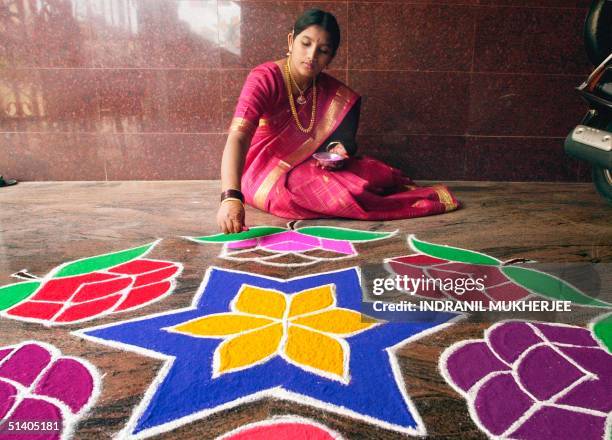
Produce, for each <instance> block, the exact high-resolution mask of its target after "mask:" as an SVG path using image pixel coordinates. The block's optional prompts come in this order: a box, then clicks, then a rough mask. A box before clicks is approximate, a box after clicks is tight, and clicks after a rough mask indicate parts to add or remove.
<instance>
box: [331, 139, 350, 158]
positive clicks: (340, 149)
mask: <svg viewBox="0 0 612 440" xmlns="http://www.w3.org/2000/svg"><path fill="white" fill-rule="evenodd" d="M327 151H329V152H330V153H336V154H339V155H340V156H342V157H344V158H345V159H348V157H349V155H348V153H347V152H346V149H345V148H344V145H342V144H341V143H339V142H338V143H337V144H335V145H334V146H333V147H332V148H330V149H329V150H327Z"/></svg>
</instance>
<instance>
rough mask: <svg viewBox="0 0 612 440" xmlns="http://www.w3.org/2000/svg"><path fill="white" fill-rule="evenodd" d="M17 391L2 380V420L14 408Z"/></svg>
mask: <svg viewBox="0 0 612 440" xmlns="http://www.w3.org/2000/svg"><path fill="white" fill-rule="evenodd" d="M16 395H17V389H16V388H15V387H14V386H13V385H11V384H10V383H8V382H4V381H3V380H2V379H0V420H2V418H3V417H4V416H5V415H6V413H8V411H9V410H10V409H11V408H12V407H13V403H14V402H15V396H16Z"/></svg>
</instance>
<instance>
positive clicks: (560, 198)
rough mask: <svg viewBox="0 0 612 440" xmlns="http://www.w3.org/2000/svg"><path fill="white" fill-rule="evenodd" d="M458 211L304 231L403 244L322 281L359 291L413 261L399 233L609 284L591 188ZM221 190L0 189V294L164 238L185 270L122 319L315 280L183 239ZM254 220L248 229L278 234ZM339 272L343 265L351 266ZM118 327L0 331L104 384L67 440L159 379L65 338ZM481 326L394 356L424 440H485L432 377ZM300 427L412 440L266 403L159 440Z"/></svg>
mask: <svg viewBox="0 0 612 440" xmlns="http://www.w3.org/2000/svg"><path fill="white" fill-rule="evenodd" d="M447 184H448V185H449V187H450V189H451V190H452V191H453V192H454V193H455V194H456V195H457V197H458V198H459V199H460V200H461V201H462V202H463V205H464V207H463V209H461V210H458V211H455V212H451V213H448V214H445V215H439V216H433V217H427V218H419V219H412V220H399V221H392V222H356V221H348V220H326V221H305V222H303V225H305V224H308V225H322V224H325V225H332V226H342V227H349V228H357V229H362V230H377V231H390V230H395V229H399V231H400V233H399V234H398V235H396V236H394V237H392V238H390V239H387V240H383V241H380V242H375V243H368V244H364V245H362V246H360V247H359V249H358V250H359V252H360V255H359V256H358V257H356V258H355V259H351V260H346V261H338V262H331V263H329V264H327V265H326V266H325V268H324V269H325V270H330V269H340V268H344V267H350V266H354V265H359V266H361V267H362V268H363V270H364V272H365V277H366V280H367V278H368V277H369V276H374V275H373V274H374V273H375V272H376V271H377V270H382V268H381V267H379V265H380V263H381V261H382V259H384V258H387V257H390V256H397V255H406V254H409V253H411V252H410V251H409V249H408V248H407V245H406V237H407V235H408V234H417V236H418V237H419V238H420V239H423V240H425V241H429V242H434V243H440V244H446V245H451V246H457V247H461V248H467V249H472V250H478V251H480V252H484V253H486V254H489V255H491V256H494V257H496V258H498V259H500V260H504V261H505V260H509V259H513V258H526V259H531V260H536V261H538V262H542V263H589V264H590V263H592V264H594V265H595V266H597V267H598V268H599V269H598V270H599V271H600V274H603V276H604V279H603V283H604V284H607V286H609V284H608V283H607V281H609V278H606V276H607V275H611V274H610V272H611V271H610V270H609V268H610V266H609V264H610V263H612V222H611V221H610V216H611V214H612V207H611V206H610V205H608V204H606V202H605V201H604V200H603V199H601V198H599V196H598V195H597V194H596V193H595V191H594V189H593V187H592V186H591V185H590V184H581V183H575V184H570V183H501V182H495V183H489V182H448V183H447ZM218 192H219V182H218V181H156V182H151V181H141V182H133V181H131V182H45V183H20V184H19V185H17V186H14V187H9V188H0V286H3V285H7V284H11V283H15V282H16V281H17V280H15V278H13V277H11V274H14V273H16V272H18V271H22V270H24V269H26V270H27V272H29V273H30V274H34V275H37V276H43V275H44V274H46V273H47V272H49V271H50V270H51V269H52V268H53V267H55V266H57V265H59V264H61V263H63V262H67V261H72V260H76V259H78V258H83V257H87V256H93V255H99V254H102V253H107V252H112V251H117V250H121V249H127V248H131V247H135V246H139V245H142V244H145V243H148V242H151V241H153V240H155V239H163V240H162V241H161V242H160V244H159V245H158V246H157V247H156V248H155V249H154V251H153V253H152V254H151V257H152V258H156V259H164V260H170V261H177V262H181V263H182V264H183V265H184V271H183V273H182V274H181V275H180V277H179V278H178V285H177V288H176V290H175V292H174V293H173V294H172V295H171V296H169V297H167V298H165V299H163V300H162V301H159V302H156V303H153V304H151V305H148V306H147V307H146V308H143V309H140V310H135V311H132V312H126V313H124V314H122V315H121V317H120V318H121V320H123V319H128V318H133V317H138V316H143V315H145V314H151V313H157V312H160V311H164V310H171V309H176V308H180V307H185V306H187V305H188V304H190V302H191V299H192V297H193V295H194V293H195V292H196V291H197V289H198V286H199V285H200V283H201V281H202V277H203V274H204V272H205V270H206V269H207V268H208V267H209V266H211V265H215V266H219V267H225V268H234V269H240V270H245V271H252V272H257V273H259V274H265V275H271V276H276V277H279V278H288V277H289V276H291V277H294V276H299V275H303V274H307V273H312V272H313V271H316V270H319V271H322V270H321V269H313V267H312V266H310V267H306V268H299V267H298V268H293V269H291V271H290V274H289V275H288V271H287V269H285V268H278V267H255V266H254V265H253V263H237V262H229V261H226V260H222V259H220V258H218V257H217V255H218V253H219V250H220V246H217V245H199V244H197V243H194V242H191V241H187V240H185V239H184V238H183V236H201V235H208V234H213V233H215V232H216V231H217V227H216V225H215V212H216V207H217V204H218ZM286 222H287V221H286V220H285V219H280V218H275V217H273V216H271V215H268V214H266V213H263V212H260V211H257V210H255V209H252V208H248V209H247V223H248V224H249V225H251V226H253V225H276V226H285V224H286ZM347 261H348V262H347ZM601 313H602V311H601V309H594V308H589V307H579V308H578V312H577V314H575V315H574V316H573V317H572V319H571V320H572V322H573V323H576V324H581V325H584V324H586V323H587V322H588V321H589V320H591V319H592V318H593V317H594V316H597V315H599V314H601ZM115 319H118V318H114V317H105V318H101V319H99V320H96V321H91V322H88V323H86V324H85V325H83V324H72V325H66V326H61V327H50V328H47V327H43V326H41V325H39V324H35V323H24V322H18V321H14V320H8V319H4V318H2V319H0V342H1V344H0V345H1V346H6V345H11V344H15V343H18V342H20V341H23V340H30V339H35V340H38V341H44V342H47V343H50V344H53V345H55V346H56V347H58V348H59V349H60V350H61V351H62V352H63V353H65V354H69V355H71V356H79V357H82V358H85V359H87V360H88V361H89V362H91V363H92V364H93V365H95V366H96V367H97V368H98V369H99V370H100V373H101V374H102V375H104V379H103V386H102V392H101V395H100V397H99V398H98V401H97V403H96V404H95V406H94V407H93V408H92V410H91V412H90V413H89V414H88V415H87V416H86V418H85V419H84V420H83V421H82V422H81V423H80V424H79V425H78V427H77V430H76V432H75V438H79V439H81V438H82V439H101V438H110V437H111V436H112V435H113V434H115V433H117V432H118V431H120V430H121V429H122V428H123V427H124V425H125V424H126V422H127V420H128V418H129V416H130V414H131V412H132V411H133V409H134V407H135V406H136V405H137V404H138V402H139V401H140V400H141V398H142V396H143V394H144V392H145V391H146V389H147V388H148V386H149V385H150V383H151V381H153V380H154V378H155V376H156V373H157V372H158V371H159V369H160V367H161V364H162V363H161V362H160V361H159V360H155V359H152V358H149V357H144V356H140V355H137V354H135V353H127V352H121V351H119V350H116V349H112V348H109V347H106V346H101V345H98V344H95V343H93V342H90V341H86V340H82V339H80V338H78V337H76V336H74V335H71V334H70V332H72V331H74V330H77V329H79V328H82V327H88V326H90V325H98V324H104V323H109V322H112V321H113V320H115ZM489 325H491V323H490V322H471V321H470V320H465V321H462V322H459V323H457V324H455V325H454V326H451V327H449V328H447V329H444V330H441V331H439V332H436V333H434V334H432V335H429V336H425V337H423V338H421V339H419V340H417V341H414V342H411V343H408V344H406V345H405V346H403V347H401V348H400V349H399V351H398V357H399V365H400V368H401V372H402V375H403V378H404V381H405V383H406V388H407V392H408V394H409V395H410V397H411V398H412V400H413V402H414V404H415V406H416V408H417V410H418V412H419V413H420V416H421V417H422V419H423V421H424V424H425V426H426V428H427V432H428V435H429V438H437V439H442V438H456V439H459V438H461V439H463V438H485V435H484V434H483V433H482V432H480V431H479V430H478V428H477V427H476V426H475V424H474V423H473V422H472V420H471V418H470V416H469V414H468V412H467V407H466V404H465V401H464V399H463V398H462V397H460V396H459V395H458V394H457V393H456V392H454V391H453V390H452V389H451V388H450V387H449V386H448V385H447V384H446V382H445V381H444V379H443V378H442V377H441V375H440V373H439V371H438V366H437V365H438V358H439V356H440V353H441V352H442V351H443V350H444V349H445V348H446V347H448V346H450V345H451V344H452V343H454V342H455V341H459V340H462V339H468V338H479V337H482V331H483V330H484V329H485V328H486V327H488V326H489ZM281 414H296V415H300V416H304V417H308V418H311V419H314V420H317V421H319V422H320V423H323V424H325V425H326V426H329V427H330V428H332V429H334V430H336V431H337V432H339V433H341V434H342V435H343V436H345V437H346V438H348V439H366V438H367V439H370V438H376V439H395V438H407V437H406V436H401V435H399V434H398V433H397V432H394V431H391V430H385V429H382V428H378V427H375V426H373V425H370V424H368V423H365V422H358V421H355V420H352V419H351V418H349V417H345V416H340V415H337V414H334V413H326V412H324V411H322V410H319V409H314V408H312V407H310V406H308V405H304V404H295V403H289V402H285V401H282V400H275V399H264V400H259V401H256V402H253V403H248V404H245V405H242V406H239V407H237V408H234V409H231V410H224V411H222V412H220V413H217V414H215V415H212V416H209V417H207V418H204V419H201V420H197V421H194V422H192V423H189V424H186V425H184V426H182V427H180V428H178V429H175V430H173V431H171V432H168V433H166V434H163V435H161V436H159V437H156V438H176V439H185V438H215V437H216V436H218V435H221V434H223V433H225V432H228V431H230V430H232V429H235V428H237V427H239V426H241V425H244V424H245V423H250V422H254V421H259V420H263V419H265V418H268V417H270V416H272V415H281Z"/></svg>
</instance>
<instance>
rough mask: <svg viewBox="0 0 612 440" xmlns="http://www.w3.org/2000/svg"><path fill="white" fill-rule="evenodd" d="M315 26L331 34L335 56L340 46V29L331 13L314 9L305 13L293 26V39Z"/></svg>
mask: <svg viewBox="0 0 612 440" xmlns="http://www.w3.org/2000/svg"><path fill="white" fill-rule="evenodd" d="M313 25H316V26H321V27H322V28H323V29H324V30H326V31H327V32H328V33H329V36H330V38H331V41H330V44H331V47H332V56H335V55H336V51H337V50H338V46H340V27H339V26H338V22H337V21H336V17H334V15H333V14H330V13H329V12H325V11H322V10H320V9H314V8H313V9H309V10H307V11H305V12H304V13H303V14H302V15H300V16H299V17H298V19H297V20H296V21H295V24H294V25H293V38H296V37H297V36H298V35H299V34H301V33H302V31H303V30H305V29H306V28H307V27H309V26H313Z"/></svg>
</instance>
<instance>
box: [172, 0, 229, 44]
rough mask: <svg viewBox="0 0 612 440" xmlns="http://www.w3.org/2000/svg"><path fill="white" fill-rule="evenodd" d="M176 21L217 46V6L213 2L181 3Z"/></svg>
mask: <svg viewBox="0 0 612 440" xmlns="http://www.w3.org/2000/svg"><path fill="white" fill-rule="evenodd" d="M178 19H179V20H181V21H184V22H185V23H187V24H188V25H189V29H190V30H191V31H192V32H193V33H195V34H197V35H199V36H201V37H203V38H204V39H206V40H208V41H210V42H212V43H213V44H217V41H218V38H219V36H218V31H217V5H216V3H214V2H193V1H190V2H181V3H179V5H178Z"/></svg>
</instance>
